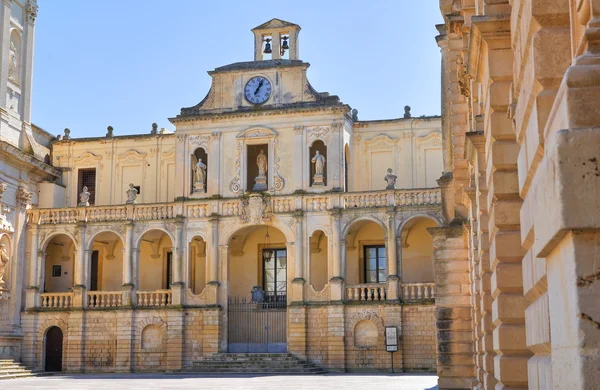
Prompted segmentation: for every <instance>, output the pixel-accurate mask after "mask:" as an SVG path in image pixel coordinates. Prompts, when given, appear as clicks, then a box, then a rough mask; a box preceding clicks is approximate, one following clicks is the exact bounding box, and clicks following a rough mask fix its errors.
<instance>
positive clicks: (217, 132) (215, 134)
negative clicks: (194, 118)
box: [210, 131, 221, 141]
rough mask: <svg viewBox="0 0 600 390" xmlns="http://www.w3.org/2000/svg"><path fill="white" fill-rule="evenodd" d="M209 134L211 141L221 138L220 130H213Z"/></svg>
mask: <svg viewBox="0 0 600 390" xmlns="http://www.w3.org/2000/svg"><path fill="white" fill-rule="evenodd" d="M210 136H211V137H212V139H213V141H218V140H219V139H220V138H221V132H220V131H213V132H212V133H210Z"/></svg>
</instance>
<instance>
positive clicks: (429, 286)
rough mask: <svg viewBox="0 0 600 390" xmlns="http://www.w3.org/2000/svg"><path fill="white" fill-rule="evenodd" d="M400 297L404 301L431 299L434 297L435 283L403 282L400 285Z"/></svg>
mask: <svg viewBox="0 0 600 390" xmlns="http://www.w3.org/2000/svg"><path fill="white" fill-rule="evenodd" d="M402 298H403V299H404V301H406V302H410V301H420V300H422V299H433V298H435V284H434V283H404V284H403V285H402Z"/></svg>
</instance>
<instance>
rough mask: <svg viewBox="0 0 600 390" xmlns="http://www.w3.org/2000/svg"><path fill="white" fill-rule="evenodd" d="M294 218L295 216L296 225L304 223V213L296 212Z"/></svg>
mask: <svg viewBox="0 0 600 390" xmlns="http://www.w3.org/2000/svg"><path fill="white" fill-rule="evenodd" d="M293 216H294V221H296V223H298V222H302V220H303V219H304V211H302V210H296V211H294V214H293Z"/></svg>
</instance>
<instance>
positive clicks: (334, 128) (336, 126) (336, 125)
mask: <svg viewBox="0 0 600 390" xmlns="http://www.w3.org/2000/svg"><path fill="white" fill-rule="evenodd" d="M331 131H333V132H334V133H339V132H340V131H342V124H341V123H332V124H331Z"/></svg>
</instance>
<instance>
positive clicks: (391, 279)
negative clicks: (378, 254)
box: [386, 207, 400, 301]
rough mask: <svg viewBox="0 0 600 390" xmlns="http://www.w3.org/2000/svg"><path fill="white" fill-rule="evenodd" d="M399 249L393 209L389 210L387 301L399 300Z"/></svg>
mask: <svg viewBox="0 0 600 390" xmlns="http://www.w3.org/2000/svg"><path fill="white" fill-rule="evenodd" d="M396 254H397V247H396V211H395V210H394V209H393V207H392V208H391V210H388V220H387V267H388V277H387V291H386V294H387V300H389V301H395V300H398V298H399V297H400V296H399V291H398V280H399V278H398V259H397V255H396Z"/></svg>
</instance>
